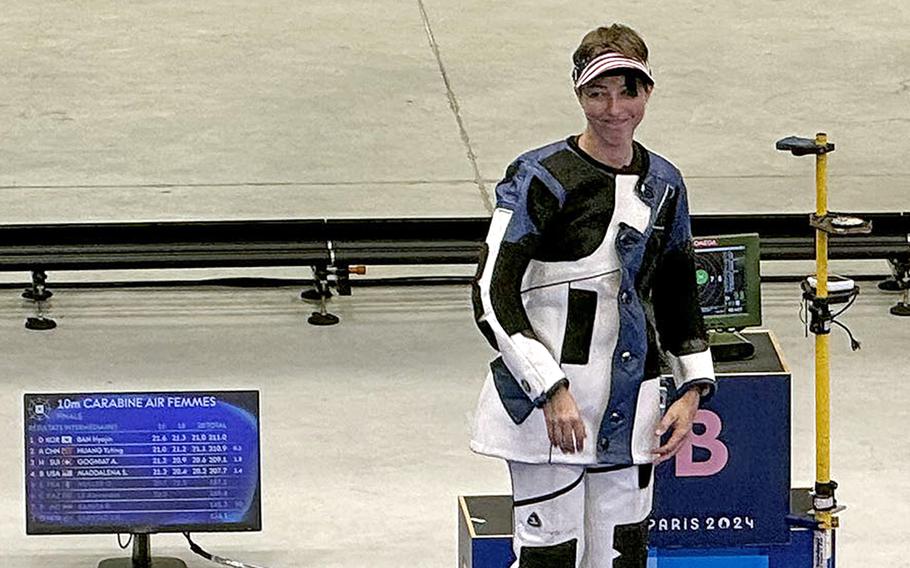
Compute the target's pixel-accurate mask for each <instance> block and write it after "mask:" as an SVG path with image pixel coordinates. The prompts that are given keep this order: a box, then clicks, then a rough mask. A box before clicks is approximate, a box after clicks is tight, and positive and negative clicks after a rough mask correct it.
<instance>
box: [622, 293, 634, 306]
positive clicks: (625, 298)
mask: <svg viewBox="0 0 910 568" xmlns="http://www.w3.org/2000/svg"><path fill="white" fill-rule="evenodd" d="M619 301H620V302H622V303H623V304H628V303H629V302H631V301H632V294H629V293H628V292H623V293H622V294H620V295H619Z"/></svg>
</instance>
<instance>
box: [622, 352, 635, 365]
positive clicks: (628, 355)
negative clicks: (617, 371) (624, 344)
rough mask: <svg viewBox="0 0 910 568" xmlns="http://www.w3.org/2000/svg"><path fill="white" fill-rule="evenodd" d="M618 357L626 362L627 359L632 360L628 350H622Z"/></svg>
mask: <svg viewBox="0 0 910 568" xmlns="http://www.w3.org/2000/svg"><path fill="white" fill-rule="evenodd" d="M620 357H622V362H623V363H628V362H629V361H631V360H632V354H631V353H629V352H628V351H623V352H622V355H620Z"/></svg>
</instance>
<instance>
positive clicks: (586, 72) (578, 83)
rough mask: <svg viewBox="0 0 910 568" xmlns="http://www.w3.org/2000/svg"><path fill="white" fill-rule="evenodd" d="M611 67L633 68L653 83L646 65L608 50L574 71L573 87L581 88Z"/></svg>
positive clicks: (610, 69) (611, 68)
mask: <svg viewBox="0 0 910 568" xmlns="http://www.w3.org/2000/svg"><path fill="white" fill-rule="evenodd" d="M613 69H634V70H636V71H639V72H641V73H642V74H644V76H645V77H647V78H648V80H649V81H651V83H652V84H653V83H654V78H653V77H651V69H650V68H649V67H648V66H647V65H645V64H644V63H642V62H641V61H639V60H637V59H632V58H631V57H626V56H625V55H622V54H619V53H613V52H610V53H604V54H603V55H598V56H597V57H595V58H594V59H592V60H591V61H589V62H588V64H587V65H585V67H584V69H582V70H581V71H580V72H578V70H577V69H576V73H574V75H575V77H574V79H575V88H576V89H578V88H581V87H582V86H584V85H586V84H588V83H590V82H591V81H593V80H594V79H595V78H597V77H598V76H600V75H602V74H603V73H606V72H607V71H612V70H613Z"/></svg>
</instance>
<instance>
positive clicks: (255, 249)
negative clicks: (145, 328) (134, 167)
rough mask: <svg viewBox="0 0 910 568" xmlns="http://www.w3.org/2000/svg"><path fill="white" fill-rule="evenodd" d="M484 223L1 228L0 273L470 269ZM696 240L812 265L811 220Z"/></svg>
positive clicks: (717, 222)
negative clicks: (750, 247)
mask: <svg viewBox="0 0 910 568" xmlns="http://www.w3.org/2000/svg"><path fill="white" fill-rule="evenodd" d="M862 216H863V217H864V218H866V219H871V220H872V223H873V232H872V233H871V234H869V235H863V236H850V237H839V236H836V235H835V236H832V237H831V239H830V244H829V256H830V257H831V258H834V259H892V258H907V257H910V240H908V239H910V213H904V212H901V213H869V214H864V215H862ZM488 222H489V219H488V218H483V217H467V218H415V219H347V220H319V219H303V220H269V221H257V220H251V221H195V222H154V223H150V222H135V223H85V224H49V225H0V271H21V270H29V271H34V270H43V271H47V270H107V269H148V268H209V267H265V266H350V265H357V264H366V265H370V264H372V265H380V264H384V265H401V264H414V265H420V264H473V263H476V262H477V260H478V256H479V252H480V247H481V244H482V243H483V240H484V237H485V235H486V231H487V224H488ZM692 229H693V233H694V234H696V235H698V236H706V235H717V234H730V233H751V232H755V233H758V234H759V235H760V237H761V258H762V259H763V260H807V259H812V258H815V244H814V243H815V233H814V230H813V229H812V228H811V227H810V226H809V215H808V213H804V214H801V213H786V214H776V215H694V216H693V218H692Z"/></svg>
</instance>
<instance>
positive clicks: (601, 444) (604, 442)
mask: <svg viewBox="0 0 910 568" xmlns="http://www.w3.org/2000/svg"><path fill="white" fill-rule="evenodd" d="M609 447H610V440H608V439H607V438H601V439H600V440H598V441H597V449H598V450H600V451H602V452H605V451H607V448H609Z"/></svg>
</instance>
